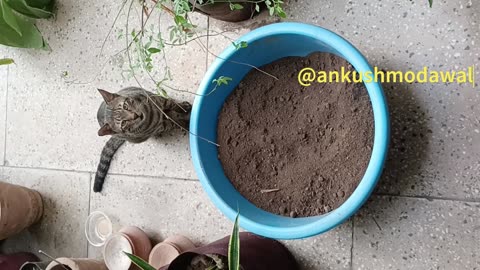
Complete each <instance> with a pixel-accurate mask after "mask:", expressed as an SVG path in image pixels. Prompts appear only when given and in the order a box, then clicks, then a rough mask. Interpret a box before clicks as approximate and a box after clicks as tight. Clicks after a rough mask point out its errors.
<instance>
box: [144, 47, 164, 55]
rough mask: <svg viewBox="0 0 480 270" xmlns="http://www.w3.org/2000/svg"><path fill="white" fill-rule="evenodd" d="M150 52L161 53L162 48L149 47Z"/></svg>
mask: <svg viewBox="0 0 480 270" xmlns="http://www.w3.org/2000/svg"><path fill="white" fill-rule="evenodd" d="M147 51H148V52H149V53H151V54H154V53H159V52H161V51H162V50H160V49H159V48H148V50H147Z"/></svg>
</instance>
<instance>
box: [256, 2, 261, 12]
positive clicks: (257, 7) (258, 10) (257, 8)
mask: <svg viewBox="0 0 480 270" xmlns="http://www.w3.org/2000/svg"><path fill="white" fill-rule="evenodd" d="M255 10H256V11H257V12H260V6H259V5H258V4H255Z"/></svg>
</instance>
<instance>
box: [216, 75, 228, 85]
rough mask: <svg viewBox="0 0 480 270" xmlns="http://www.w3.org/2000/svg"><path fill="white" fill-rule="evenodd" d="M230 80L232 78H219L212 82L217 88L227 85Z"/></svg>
mask: <svg viewBox="0 0 480 270" xmlns="http://www.w3.org/2000/svg"><path fill="white" fill-rule="evenodd" d="M231 80H232V78H230V77H225V76H220V77H218V78H217V79H215V80H213V81H212V82H213V83H216V84H217V86H222V85H227V84H228V83H229V82H230V81H231Z"/></svg>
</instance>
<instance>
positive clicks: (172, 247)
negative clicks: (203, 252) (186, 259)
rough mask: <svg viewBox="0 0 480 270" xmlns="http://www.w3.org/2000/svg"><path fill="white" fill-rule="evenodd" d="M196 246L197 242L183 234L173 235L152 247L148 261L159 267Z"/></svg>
mask: <svg viewBox="0 0 480 270" xmlns="http://www.w3.org/2000/svg"><path fill="white" fill-rule="evenodd" d="M194 248H195V244H193V242H192V241H191V240H190V239H188V238H187V237H185V236H183V235H173V236H170V237H168V238H167V239H165V241H163V242H162V243H160V244H158V245H156V246H155V247H154V248H153V249H152V252H150V256H149V258H148V262H149V263H150V265H152V266H153V267H155V268H156V269H158V268H160V267H163V266H165V265H168V264H170V263H171V262H172V261H173V260H174V259H176V258H177V257H178V255H180V254H181V253H183V252H186V251H188V250H191V249H194Z"/></svg>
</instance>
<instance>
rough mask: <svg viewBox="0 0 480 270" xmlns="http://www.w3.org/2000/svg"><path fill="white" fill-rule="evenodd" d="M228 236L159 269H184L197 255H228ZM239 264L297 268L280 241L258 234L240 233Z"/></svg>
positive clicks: (251, 269) (259, 269)
mask: <svg viewBox="0 0 480 270" xmlns="http://www.w3.org/2000/svg"><path fill="white" fill-rule="evenodd" d="M229 240H230V236H227V237H225V238H222V239H220V240H218V241H215V242H213V243H210V244H208V245H206V246H203V247H199V248H196V249H193V250H190V251H188V252H185V253H182V254H181V255H180V256H178V257H177V258H176V259H175V260H174V261H173V262H172V263H171V264H170V265H167V266H164V267H162V268H160V270H185V269H187V266H188V265H190V262H191V260H192V259H193V258H194V257H195V256H197V255H205V254H216V255H221V256H225V257H227V256H228V242H229ZM240 265H241V266H242V268H243V269H244V270H265V269H275V270H297V269H299V268H298V265H297V262H296V261H295V258H294V257H293V255H292V254H291V253H290V251H288V249H287V248H286V247H285V246H283V245H282V244H281V243H280V242H278V241H275V240H272V239H268V238H263V237H260V236H258V235H255V234H252V233H247V232H242V233H240Z"/></svg>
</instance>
